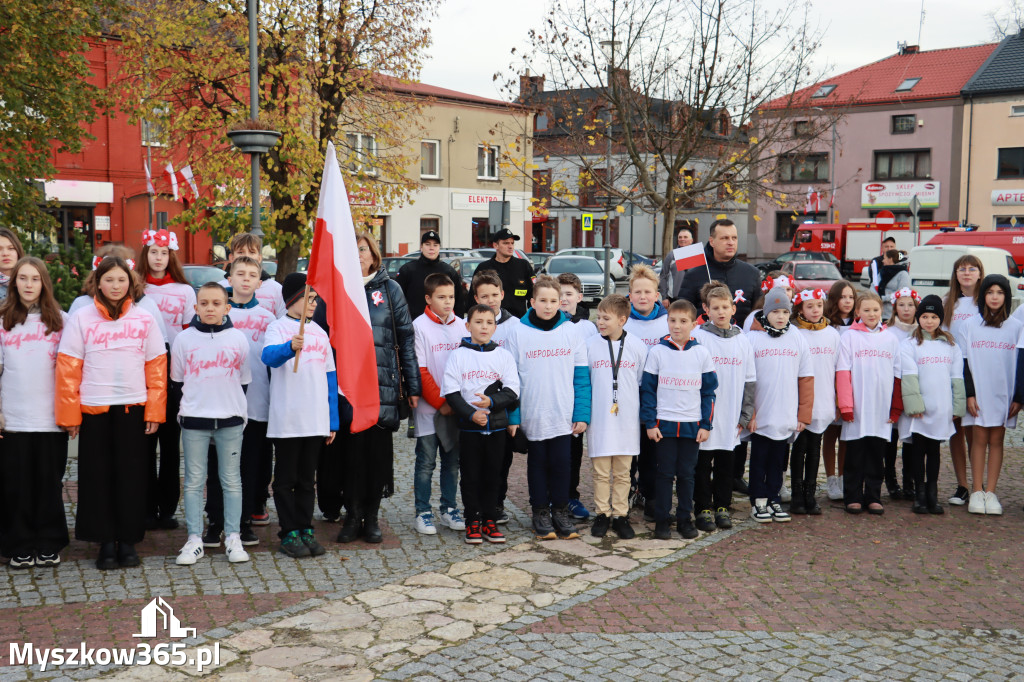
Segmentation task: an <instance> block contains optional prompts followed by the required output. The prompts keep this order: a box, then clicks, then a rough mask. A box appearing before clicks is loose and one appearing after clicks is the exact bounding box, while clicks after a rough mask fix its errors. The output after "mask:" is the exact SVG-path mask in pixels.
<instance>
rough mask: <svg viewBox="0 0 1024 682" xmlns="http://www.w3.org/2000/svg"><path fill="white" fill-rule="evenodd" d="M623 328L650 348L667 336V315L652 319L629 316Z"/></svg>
mask: <svg viewBox="0 0 1024 682" xmlns="http://www.w3.org/2000/svg"><path fill="white" fill-rule="evenodd" d="M623 329H625V330H626V331H627V332H629V333H630V334H632V335H633V336H635V337H637V338H638V339H640V340H641V341H643V342H644V345H646V346H647V349H648V350H650V349H651V348H653V347H654V346H657V345H658V344H659V343H661V340H662V339H663V338H665V337H666V336H668V315H662V316H661V317H656V318H654V319H653V320H640V319H637V318H635V317H633V316H630V317H629V318H627V319H626V326H625V327H623Z"/></svg>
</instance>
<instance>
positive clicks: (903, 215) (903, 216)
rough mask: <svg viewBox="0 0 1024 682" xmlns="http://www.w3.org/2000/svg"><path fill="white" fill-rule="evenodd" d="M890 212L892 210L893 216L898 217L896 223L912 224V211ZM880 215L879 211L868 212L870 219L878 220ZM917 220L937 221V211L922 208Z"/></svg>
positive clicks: (896, 210) (897, 210)
mask: <svg viewBox="0 0 1024 682" xmlns="http://www.w3.org/2000/svg"><path fill="white" fill-rule="evenodd" d="M890 210H892V214H893V215H894V216H896V222H898V223H909V222H910V218H911V215H910V210H909V209H895V210H893V209H890ZM878 214H879V211H868V217H870V218H876V217H878ZM917 219H918V220H935V211H933V210H931V209H930V208H922V209H921V210H920V211H918V212H917Z"/></svg>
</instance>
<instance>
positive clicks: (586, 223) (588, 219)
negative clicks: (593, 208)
mask: <svg viewBox="0 0 1024 682" xmlns="http://www.w3.org/2000/svg"><path fill="white" fill-rule="evenodd" d="M593 229H594V214H593V213H584V214H583V231H584V232H590V231H591V230H593Z"/></svg>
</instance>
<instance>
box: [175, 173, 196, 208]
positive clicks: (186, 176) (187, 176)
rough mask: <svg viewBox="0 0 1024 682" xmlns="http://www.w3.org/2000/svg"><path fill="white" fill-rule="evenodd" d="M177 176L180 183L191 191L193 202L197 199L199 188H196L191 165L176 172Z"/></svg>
mask: <svg viewBox="0 0 1024 682" xmlns="http://www.w3.org/2000/svg"><path fill="white" fill-rule="evenodd" d="M178 175H179V176H181V182H182V183H183V184H186V185H188V186H189V188H190V189H191V190H192V199H193V201H194V200H196V199H198V198H199V187H198V186H196V180H195V176H193V175H192V165H191V164H188V165H186V166H184V167H183V168H180V169H179V170H178Z"/></svg>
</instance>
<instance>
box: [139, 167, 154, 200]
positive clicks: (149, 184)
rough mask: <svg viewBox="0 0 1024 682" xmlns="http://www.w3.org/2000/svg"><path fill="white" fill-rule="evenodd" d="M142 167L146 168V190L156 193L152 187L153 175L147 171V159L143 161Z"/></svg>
mask: <svg viewBox="0 0 1024 682" xmlns="http://www.w3.org/2000/svg"><path fill="white" fill-rule="evenodd" d="M142 167H143V168H145V169H146V192H147V193H149V194H156V190H155V189H153V175H152V174H151V173H150V172H149V161H148V160H147V161H143V162H142Z"/></svg>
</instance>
